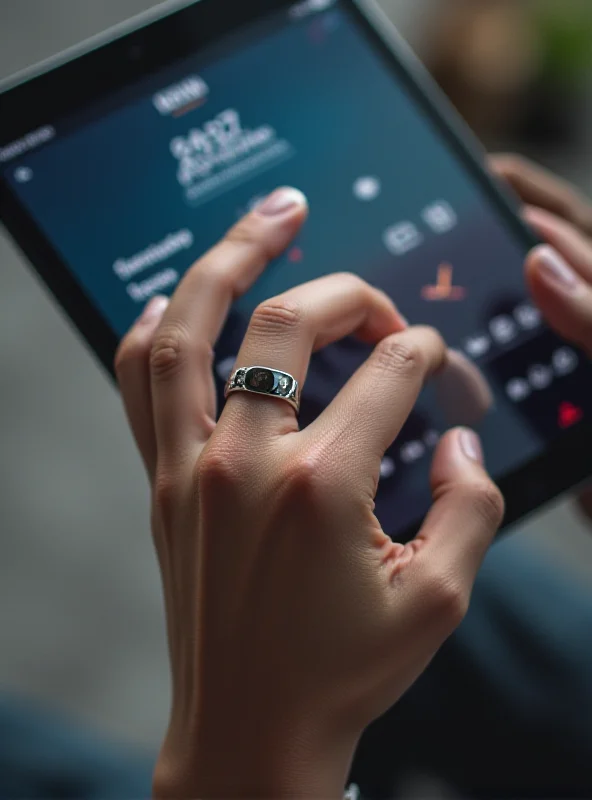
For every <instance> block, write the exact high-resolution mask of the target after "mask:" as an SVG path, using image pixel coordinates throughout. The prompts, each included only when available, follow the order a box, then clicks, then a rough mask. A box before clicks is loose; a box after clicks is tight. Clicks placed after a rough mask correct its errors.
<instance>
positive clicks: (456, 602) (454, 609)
mask: <svg viewBox="0 0 592 800" xmlns="http://www.w3.org/2000/svg"><path fill="white" fill-rule="evenodd" d="M435 600H436V607H437V609H438V612H439V613H440V614H441V615H442V619H443V620H444V621H445V623H446V624H447V625H448V626H450V627H451V628H452V629H455V628H458V626H459V625H460V624H461V622H462V621H463V619H464V618H465V617H466V616H467V611H468V610H469V593H468V592H467V591H466V590H465V588H464V587H463V586H462V585H461V583H460V581H458V580H453V579H451V578H450V579H448V580H446V579H444V580H440V583H439V585H438V587H437V589H436V595H435Z"/></svg>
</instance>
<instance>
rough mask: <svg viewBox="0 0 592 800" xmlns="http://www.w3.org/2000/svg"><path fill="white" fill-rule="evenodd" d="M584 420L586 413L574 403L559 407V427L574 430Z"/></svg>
mask: <svg viewBox="0 0 592 800" xmlns="http://www.w3.org/2000/svg"><path fill="white" fill-rule="evenodd" d="M583 419H584V412H583V411H582V409H581V408H578V406H575V405H574V404H573V403H561V405H560V406H559V427H560V428H563V429H564V430H565V429H566V428H573V426H574V425H577V424H578V422H581V421H582V420H583Z"/></svg>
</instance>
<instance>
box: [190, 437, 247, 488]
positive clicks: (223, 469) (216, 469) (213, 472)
mask: <svg viewBox="0 0 592 800" xmlns="http://www.w3.org/2000/svg"><path fill="white" fill-rule="evenodd" d="M246 474H248V470H247V468H246V465H245V464H244V460H243V459H242V458H241V457H240V454H239V453H237V452H236V451H235V450H231V449H230V448H229V447H225V446H224V444H223V443H221V442H218V443H216V444H212V443H211V442H210V444H208V446H207V447H206V448H205V450H204V451H203V452H202V454H201V456H200V458H199V459H198V461H197V464H196V468H195V485H196V486H198V487H199V488H201V489H204V490H206V491H207V490H208V489H220V488H226V487H231V486H235V485H237V484H238V483H239V482H240V480H241V476H244V475H246Z"/></svg>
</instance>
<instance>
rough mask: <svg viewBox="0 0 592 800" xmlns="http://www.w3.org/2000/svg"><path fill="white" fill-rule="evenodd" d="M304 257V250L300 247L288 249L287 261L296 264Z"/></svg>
mask: <svg viewBox="0 0 592 800" xmlns="http://www.w3.org/2000/svg"><path fill="white" fill-rule="evenodd" d="M303 258H304V252H303V251H302V248H301V247H293V248H292V249H291V250H289V251H288V261H290V262H291V263H292V264H298V263H299V262H300V261H302V259H303Z"/></svg>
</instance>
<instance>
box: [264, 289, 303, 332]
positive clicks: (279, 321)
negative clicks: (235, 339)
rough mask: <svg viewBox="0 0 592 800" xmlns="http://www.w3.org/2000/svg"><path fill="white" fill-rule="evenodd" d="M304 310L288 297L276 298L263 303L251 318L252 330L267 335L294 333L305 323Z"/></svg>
mask: <svg viewBox="0 0 592 800" xmlns="http://www.w3.org/2000/svg"><path fill="white" fill-rule="evenodd" d="M303 317H304V314H303V312H302V309H301V308H300V307H299V306H298V304H297V303H295V302H294V301H293V300H289V299H288V298H287V297H276V298H273V299H271V300H266V301H265V302H264V303H261V304H260V305H259V306H257V308H256V309H255V311H254V312H253V316H252V317H251V330H253V331H255V332H258V333H263V334H265V335H269V334H278V333H283V332H284V331H289V332H293V331H294V330H296V329H297V328H299V327H300V325H301V324H302V322H303Z"/></svg>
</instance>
